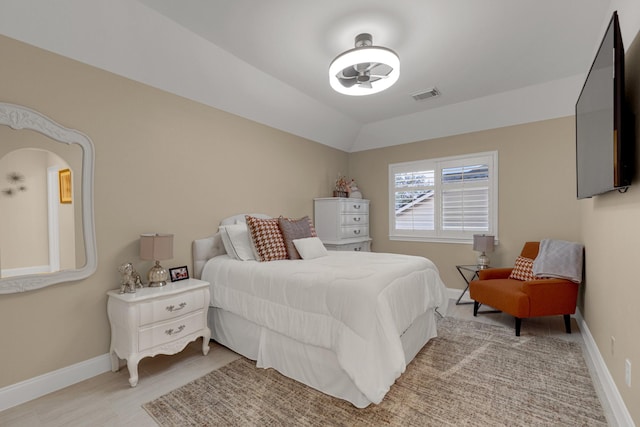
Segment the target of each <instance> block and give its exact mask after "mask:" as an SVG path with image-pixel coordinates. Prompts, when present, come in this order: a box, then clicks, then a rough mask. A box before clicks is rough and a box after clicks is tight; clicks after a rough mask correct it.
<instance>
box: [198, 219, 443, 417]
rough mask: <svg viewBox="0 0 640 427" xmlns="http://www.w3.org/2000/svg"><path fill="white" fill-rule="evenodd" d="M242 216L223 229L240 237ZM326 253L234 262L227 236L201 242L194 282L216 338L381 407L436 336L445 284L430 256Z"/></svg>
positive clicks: (266, 363)
mask: <svg viewBox="0 0 640 427" xmlns="http://www.w3.org/2000/svg"><path fill="white" fill-rule="evenodd" d="M252 216H254V217H257V218H265V219H266V218H269V217H268V216H266V215H260V214H252ZM244 217H245V216H244V215H237V216H234V217H231V218H228V219H226V220H224V221H222V223H221V225H222V226H225V225H229V224H235V225H236V228H237V229H238V230H242V226H243V222H244ZM245 227H246V226H245ZM222 229H223V228H221V230H222ZM223 235H224V233H223ZM314 239H315V240H317V238H315V237H313V238H308V239H303V240H305V241H306V240H308V242H305V244H306V243H311V242H313V243H314V245H315V244H316V242H315V240H314ZM299 242H300V240H295V243H296V244H297V243H299ZM320 246H321V243H320ZM227 247H228V245H227ZM296 247H298V246H296ZM301 248H302V247H301ZM316 249H318V248H316ZM254 250H255V248H254ZM320 250H321V251H322V252H321V253H320V255H318V256H313V257H311V256H306V257H304V258H303V259H295V260H292V259H286V260H285V259H280V260H273V261H269V262H259V261H256V260H251V259H250V260H242V259H237V255H238V254H236V253H229V254H228V253H227V250H226V249H225V242H223V236H222V235H221V233H220V232H218V233H216V234H215V235H214V236H211V237H207V238H204V239H198V240H195V241H194V242H193V259H194V276H195V277H197V278H201V279H202V280H206V281H208V282H209V283H210V286H211V302H210V307H209V320H208V321H209V328H210V329H211V331H212V338H213V339H215V340H216V341H217V342H219V343H220V344H222V345H224V346H226V347H228V348H230V349H231V350H233V351H235V352H237V353H239V354H241V355H243V356H244V357H247V358H249V359H251V360H255V361H256V365H257V366H258V367H262V368H269V367H271V368H274V369H276V370H278V371H279V372H281V373H282V374H284V375H286V376H288V377H290V378H293V379H295V380H297V381H300V382H302V383H304V384H306V385H308V386H310V387H313V388H315V389H317V390H320V391H322V392H324V393H326V394H329V395H331V396H335V397H338V398H341V399H344V400H347V401H349V402H351V403H352V404H353V405H354V406H356V407H358V408H364V407H366V406H368V405H369V404H371V403H374V404H377V403H380V402H381V401H382V399H383V398H384V396H385V394H386V393H387V392H388V391H389V388H390V387H391V385H392V384H393V383H394V381H395V380H396V379H397V378H398V377H399V376H400V375H401V374H402V373H403V372H404V370H405V368H406V365H407V364H408V363H409V362H410V361H411V360H412V359H413V358H414V357H415V355H416V354H417V353H418V352H419V351H420V349H421V348H422V347H423V346H424V345H425V344H426V343H427V342H428V341H429V340H430V339H431V338H433V337H435V336H436V334H437V332H436V316H437V315H438V314H437V313H436V309H438V313H439V314H441V315H442V314H444V310H446V292H445V287H444V284H443V283H442V281H441V280H440V277H439V274H438V270H437V268H436V267H435V265H434V264H433V263H432V262H431V261H430V260H428V259H426V258H423V257H416V256H408V255H399V254H383V253H374V252H337V251H326V250H325V249H324V248H320ZM305 251H307V249H305ZM230 252H231V250H230ZM301 253H302V252H301ZM308 254H309V252H308V251H307V255H308ZM316 255H317V254H316Z"/></svg>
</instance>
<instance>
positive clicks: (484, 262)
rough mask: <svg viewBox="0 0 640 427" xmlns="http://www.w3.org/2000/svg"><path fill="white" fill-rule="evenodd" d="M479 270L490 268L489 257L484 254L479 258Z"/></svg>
mask: <svg viewBox="0 0 640 427" xmlns="http://www.w3.org/2000/svg"><path fill="white" fill-rule="evenodd" d="M478 268H480V269H483V268H489V257H488V256H487V254H485V253H484V252H482V253H481V254H480V255H479V256H478Z"/></svg>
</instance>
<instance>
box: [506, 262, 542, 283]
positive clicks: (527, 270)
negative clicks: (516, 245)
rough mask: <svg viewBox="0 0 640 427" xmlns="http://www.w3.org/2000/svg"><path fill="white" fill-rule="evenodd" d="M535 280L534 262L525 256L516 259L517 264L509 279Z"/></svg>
mask: <svg viewBox="0 0 640 427" xmlns="http://www.w3.org/2000/svg"><path fill="white" fill-rule="evenodd" d="M535 278H536V277H535V276H534V275H533V260H532V259H531V258H525V257H523V256H519V257H518V258H516V263H515V266H514V267H513V270H512V271H511V274H510V275H509V279H516V280H533V279H535Z"/></svg>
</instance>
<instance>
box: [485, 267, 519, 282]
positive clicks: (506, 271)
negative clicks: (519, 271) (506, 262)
mask: <svg viewBox="0 0 640 427" xmlns="http://www.w3.org/2000/svg"><path fill="white" fill-rule="evenodd" d="M511 270H513V268H485V269H484V270H479V271H478V280H492V279H508V278H509V275H510V274H511Z"/></svg>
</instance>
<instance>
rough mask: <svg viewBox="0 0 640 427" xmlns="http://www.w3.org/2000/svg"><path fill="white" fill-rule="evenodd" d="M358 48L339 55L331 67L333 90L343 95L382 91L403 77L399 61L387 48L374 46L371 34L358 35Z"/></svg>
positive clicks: (356, 41)
mask: <svg viewBox="0 0 640 427" xmlns="http://www.w3.org/2000/svg"><path fill="white" fill-rule="evenodd" d="M355 46H356V47H355V48H353V49H351V50H348V51H346V52H343V53H341V54H340V55H338V56H337V57H336V58H335V59H334V60H333V61H332V62H331V65H329V83H330V84H331V87H332V88H333V89H334V90H335V91H336V92H339V93H342V94H344V95H352V96H362V95H372V94H374V93H378V92H382V91H383V90H385V89H388V88H390V87H391V86H393V84H394V83H395V82H397V81H398V78H399V77H400V58H399V57H398V55H397V54H396V53H395V52H394V51H392V50H391V49H388V48H386V47H381V46H373V37H372V36H371V34H368V33H362V34H358V35H357V36H356V38H355Z"/></svg>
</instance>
